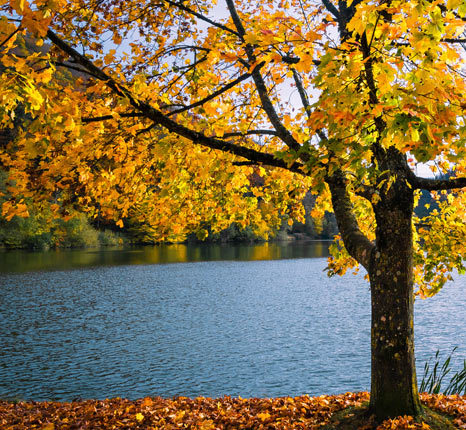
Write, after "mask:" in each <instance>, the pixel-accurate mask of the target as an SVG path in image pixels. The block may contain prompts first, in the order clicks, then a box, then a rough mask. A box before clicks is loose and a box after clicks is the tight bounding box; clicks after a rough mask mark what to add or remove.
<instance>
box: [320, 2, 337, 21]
mask: <svg viewBox="0 0 466 430" xmlns="http://www.w3.org/2000/svg"><path fill="white" fill-rule="evenodd" d="M322 3H323V4H324V6H325V8H326V9H327V10H328V11H329V12H330V13H331V14H332V15H333V16H334V17H335V18H336V19H337V20H339V19H340V12H339V11H338V9H337V8H336V7H335V5H334V4H333V3H332V2H331V1H330V0H322Z"/></svg>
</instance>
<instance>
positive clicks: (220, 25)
mask: <svg viewBox="0 0 466 430" xmlns="http://www.w3.org/2000/svg"><path fill="white" fill-rule="evenodd" d="M163 1H164V2H166V3H168V4H170V5H172V6H175V7H177V8H178V9H181V10H184V11H185V12H188V13H190V14H191V15H194V16H195V17H196V18H199V19H201V20H202V21H205V22H207V23H209V24H211V25H213V26H214V27H217V28H220V29H222V30H225V31H228V32H229V33H232V34H234V35H235V36H238V37H239V34H238V33H237V32H236V31H235V30H232V29H231V28H228V27H227V26H225V25H223V24H220V23H219V22H215V21H212V20H211V19H210V18H207V17H206V16H204V15H202V14H200V13H198V12H196V11H194V10H192V9H190V8H189V7H187V6H185V5H183V4H180V3H176V2H174V1H172V0H163Z"/></svg>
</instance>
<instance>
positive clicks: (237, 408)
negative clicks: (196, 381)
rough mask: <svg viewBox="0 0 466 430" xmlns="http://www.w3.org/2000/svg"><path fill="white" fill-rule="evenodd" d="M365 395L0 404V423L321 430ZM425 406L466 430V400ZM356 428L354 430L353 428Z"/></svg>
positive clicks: (438, 398)
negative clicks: (336, 413) (330, 420)
mask: <svg viewBox="0 0 466 430" xmlns="http://www.w3.org/2000/svg"><path fill="white" fill-rule="evenodd" d="M368 400H369V394H368V393H356V394H355V393H346V394H342V395H335V396H320V397H309V396H300V397H283V398H264V399H259V398H251V399H242V398H240V397H239V398H233V397H223V398H219V399H211V398H205V397H198V398H196V399H190V398H187V397H176V398H173V399H162V398H160V397H146V398H144V399H140V400H135V401H130V400H125V399H120V398H116V399H109V400H102V401H101V400H82V401H76V402H71V403H61V402H18V403H9V402H5V401H3V402H0V425H1V428H2V429H5V430H7V429H8V430H22V429H38V430H54V429H57V430H58V429H63V430H72V429H82V430H87V429H102V430H107V429H153V430H156V429H161V430H162V429H164V430H170V429H193V430H194V429H196V430H214V429H225V430H226V429H270V430H272V429H277V430H287V429H290V430H291V429H307V430H317V429H321V428H322V427H323V426H324V425H325V424H327V423H328V422H329V419H330V417H331V416H332V415H333V414H334V413H335V412H337V411H340V410H342V409H344V408H348V407H358V406H361V405H362V404H363V403H364V402H367V401H368ZM422 400H423V402H424V403H425V404H426V405H427V406H429V407H431V408H432V409H435V410H437V411H438V412H441V413H444V414H448V415H449V416H450V417H451V419H452V421H453V423H454V424H455V425H456V426H457V427H458V428H460V429H461V428H466V397H465V396H457V395H453V396H443V395H431V394H423V395H422ZM359 428H360V430H370V429H374V428H377V430H394V429H418V430H428V429H429V428H430V427H429V426H428V425H427V424H422V423H419V422H416V421H415V420H414V419H413V418H412V417H408V416H405V417H398V418H394V419H390V420H386V421H384V422H382V423H380V424H379V425H376V424H374V421H373V420H372V419H370V418H369V419H368V421H367V423H366V424H364V425H362V426H361V427H359ZM355 430H356V429H355Z"/></svg>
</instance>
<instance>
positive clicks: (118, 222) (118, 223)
mask: <svg viewBox="0 0 466 430" xmlns="http://www.w3.org/2000/svg"><path fill="white" fill-rule="evenodd" d="M116 225H117V226H118V227H120V228H123V227H124V224H123V220H121V219H119V220H118V221H117V223H116Z"/></svg>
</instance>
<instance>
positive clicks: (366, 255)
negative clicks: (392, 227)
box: [326, 171, 375, 270]
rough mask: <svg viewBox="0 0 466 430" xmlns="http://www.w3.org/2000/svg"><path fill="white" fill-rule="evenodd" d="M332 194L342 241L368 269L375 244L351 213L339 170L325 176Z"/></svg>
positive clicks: (352, 255) (353, 255)
mask: <svg viewBox="0 0 466 430" xmlns="http://www.w3.org/2000/svg"><path fill="white" fill-rule="evenodd" d="M326 181H327V183H328V185H329V187H330V192H331V194H332V206H333V212H334V213H335V217H336V220H337V224H338V229H339V231H340V234H341V237H342V239H343V243H344V244H345V247H346V249H347V251H348V252H349V254H350V255H351V257H353V258H354V259H355V260H356V261H358V262H359V263H360V264H362V265H363V266H364V268H365V269H366V270H369V264H370V258H371V254H372V251H373V250H374V248H375V245H374V244H373V243H372V242H371V241H370V240H369V239H368V238H367V237H366V236H365V235H364V234H363V233H362V231H361V230H360V228H359V225H358V222H357V220H356V217H355V216H354V213H353V205H352V204H351V201H350V197H349V194H348V191H347V189H346V181H345V177H344V175H343V173H342V172H341V171H337V172H335V173H334V174H333V175H332V176H331V177H329V178H327V180H326Z"/></svg>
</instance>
